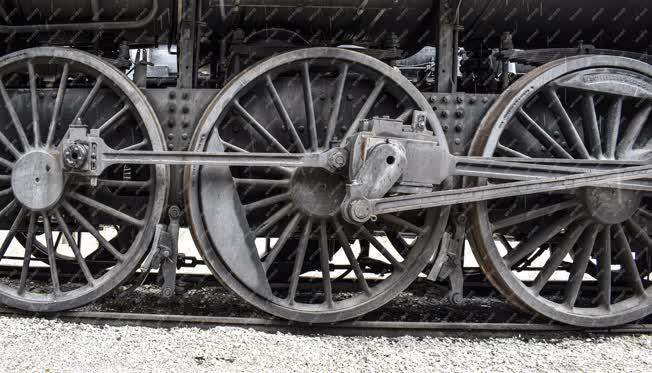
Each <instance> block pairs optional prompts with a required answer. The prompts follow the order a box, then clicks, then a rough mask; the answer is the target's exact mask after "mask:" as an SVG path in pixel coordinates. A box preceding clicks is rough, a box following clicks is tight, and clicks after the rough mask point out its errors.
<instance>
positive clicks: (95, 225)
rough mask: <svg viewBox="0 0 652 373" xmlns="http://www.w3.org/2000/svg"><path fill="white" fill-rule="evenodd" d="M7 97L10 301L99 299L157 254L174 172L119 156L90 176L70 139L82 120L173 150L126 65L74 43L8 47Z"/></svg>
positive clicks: (1, 137)
mask: <svg viewBox="0 0 652 373" xmlns="http://www.w3.org/2000/svg"><path fill="white" fill-rule="evenodd" d="M0 96H1V97H0V99H1V101H2V105H1V107H0V118H1V119H0V121H1V122H2V123H3V124H4V125H5V127H3V129H2V131H1V133H0V167H1V168H2V173H1V176H0V180H1V181H0V182H1V183H2V184H3V185H4V186H3V189H2V192H0V205H1V206H2V207H0V209H1V211H0V215H1V216H2V218H1V219H0V226H1V227H0V229H2V230H3V232H2V233H3V234H2V240H0V264H2V266H3V273H2V276H0V302H2V303H3V304H6V305H9V306H12V307H16V308H21V309H25V310H29V311H39V312H42V311H45V312H51V311H59V310H64V309H70V308H74V307H78V306H81V305H84V304H86V303H89V302H91V301H94V300H96V299H98V298H99V297H101V296H103V295H105V294H106V293H108V292H109V291H111V290H112V289H114V288H115V287H116V286H118V285H119V284H120V283H121V282H122V281H124V280H125V279H126V278H127V276H129V275H130V274H132V273H133V272H134V271H135V269H136V268H137V266H138V264H139V262H140V260H141V258H142V257H143V255H144V253H145V252H146V250H147V248H148V246H149V243H150V241H151V237H152V234H153V227H154V226H155V225H156V223H158V221H159V218H160V215H161V211H162V208H163V204H164V201H165V193H166V188H167V181H166V176H167V171H166V168H165V166H145V167H136V166H133V167H132V166H130V165H115V166H112V167H110V168H109V169H107V170H106V171H105V172H104V173H103V174H102V175H100V177H99V178H97V179H95V180H89V179H88V178H85V177H83V176H81V175H75V174H73V173H69V172H68V168H67V166H71V165H75V164H81V163H84V162H86V161H87V160H89V159H90V157H91V156H90V155H89V154H88V153H87V152H86V150H85V149H84V148H83V147H81V146H79V147H77V148H67V149H62V148H61V146H60V143H61V141H62V139H63V138H64V137H65V136H66V134H67V133H68V131H69V130H70V129H71V128H73V127H76V128H84V129H88V130H96V131H97V133H98V134H99V135H100V136H101V137H102V138H103V139H104V141H106V142H107V144H110V146H112V147H113V148H115V149H142V150H163V145H162V144H163V140H162V134H161V132H160V129H159V126H158V121H157V119H156V116H155V115H154V112H153V110H152V109H151V107H150V106H149V104H148V103H147V101H146V99H145V97H144V95H143V94H142V93H141V92H140V91H139V90H138V88H137V87H136V86H135V85H134V84H133V83H132V82H131V81H130V80H129V79H128V78H127V77H126V76H125V75H124V74H123V73H122V72H120V71H119V70H118V69H116V68H115V67H113V66H111V65H109V64H108V63H106V62H104V61H103V60H102V59H100V58H98V57H95V56H93V55H91V54H88V53H85V52H82V51H78V50H74V49H69V48H53V47H44V48H32V49H27V50H23V51H20V52H16V53H13V54H9V55H7V56H4V57H2V59H0ZM62 160H63V162H62ZM63 241H65V244H64V243H63ZM98 261H99V262H102V264H101V265H95V263H97V262H98ZM62 269H65V271H63V270H62ZM63 272H65V273H63ZM71 272H72V273H71Z"/></svg>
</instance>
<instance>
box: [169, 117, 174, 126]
mask: <svg viewBox="0 0 652 373" xmlns="http://www.w3.org/2000/svg"><path fill="white" fill-rule="evenodd" d="M168 127H170V128H172V127H174V118H170V119H169V120H168Z"/></svg>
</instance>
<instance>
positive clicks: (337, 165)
mask: <svg viewBox="0 0 652 373" xmlns="http://www.w3.org/2000/svg"><path fill="white" fill-rule="evenodd" d="M328 165H329V166H330V167H332V168H334V169H336V170H340V169H342V168H344V166H346V155H345V154H344V153H343V152H341V151H340V152H336V153H333V154H331V156H330V157H328Z"/></svg>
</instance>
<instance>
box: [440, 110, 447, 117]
mask: <svg viewBox="0 0 652 373" xmlns="http://www.w3.org/2000/svg"><path fill="white" fill-rule="evenodd" d="M440 115H441V117H442V118H448V115H449V112H448V110H442V111H441V113H440Z"/></svg>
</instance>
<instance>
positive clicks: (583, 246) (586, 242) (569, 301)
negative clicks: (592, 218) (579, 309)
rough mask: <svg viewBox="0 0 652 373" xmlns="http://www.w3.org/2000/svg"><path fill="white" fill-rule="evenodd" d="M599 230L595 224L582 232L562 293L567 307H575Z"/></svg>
mask: <svg viewBox="0 0 652 373" xmlns="http://www.w3.org/2000/svg"><path fill="white" fill-rule="evenodd" d="M599 230H600V227H599V226H598V225H597V224H594V225H593V226H592V227H590V228H589V229H587V230H586V231H585V232H584V234H583V235H582V239H581V240H580V242H579V247H578V251H577V252H576V253H575V258H574V259H573V265H572V266H571V271H570V276H569V277H568V284H567V285H566V291H565V292H564V304H565V305H566V306H567V307H570V308H573V307H575V302H577V297H578V296H579V294H580V288H581V286H582V281H583V280H584V275H585V274H586V267H587V266H588V264H589V259H591V253H592V252H593V247H594V246H595V239H596V237H597V235H598V232H599Z"/></svg>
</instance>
